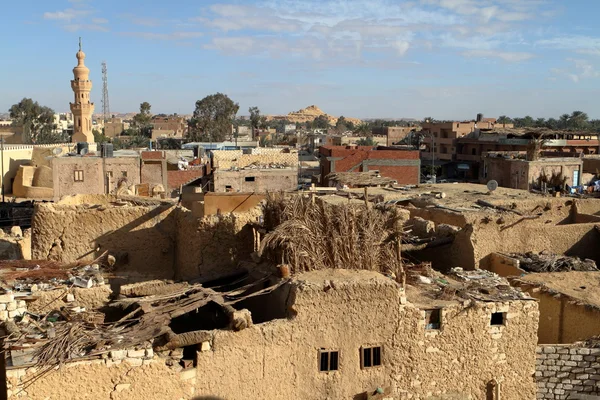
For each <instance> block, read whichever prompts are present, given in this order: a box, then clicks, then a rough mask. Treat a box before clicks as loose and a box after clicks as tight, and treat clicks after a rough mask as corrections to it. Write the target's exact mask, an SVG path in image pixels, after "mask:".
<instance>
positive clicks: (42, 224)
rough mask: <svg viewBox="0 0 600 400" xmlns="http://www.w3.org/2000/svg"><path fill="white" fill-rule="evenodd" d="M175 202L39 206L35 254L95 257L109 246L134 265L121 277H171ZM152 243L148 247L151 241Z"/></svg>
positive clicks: (53, 257)
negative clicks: (173, 203) (172, 214)
mask: <svg viewBox="0 0 600 400" xmlns="http://www.w3.org/2000/svg"><path fill="white" fill-rule="evenodd" d="M174 209H175V207H173V206H168V205H166V206H154V207H142V206H131V205H125V206H110V205H109V206H98V205H62V204H61V205H56V204H50V203H39V204H36V205H35V212H34V215H33V218H32V233H33V236H32V253H33V254H32V255H33V258H34V259H51V260H59V261H64V262H72V261H75V260H81V259H82V260H93V259H94V258H95V257H98V256H99V255H100V254H101V253H102V252H104V251H106V250H108V251H110V252H112V253H115V254H120V255H121V257H125V254H126V257H125V259H126V264H128V265H129V266H130V267H131V268H125V269H124V270H121V271H118V272H119V273H118V275H120V276H129V277H135V276H138V275H139V276H140V277H145V278H149V277H155V278H172V277H173V275H174V262H175V258H174V257H175V235H176V232H175V227H176V224H175V220H174V218H170V216H171V213H172V212H173V210H174ZM150 243H151V244H152V245H151V246H149V245H148V244H150Z"/></svg>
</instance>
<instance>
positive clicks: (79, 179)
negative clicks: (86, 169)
mask: <svg viewBox="0 0 600 400" xmlns="http://www.w3.org/2000/svg"><path fill="white" fill-rule="evenodd" d="M73 179H74V180H75V182H83V170H82V169H76V170H75V171H74V173H73Z"/></svg>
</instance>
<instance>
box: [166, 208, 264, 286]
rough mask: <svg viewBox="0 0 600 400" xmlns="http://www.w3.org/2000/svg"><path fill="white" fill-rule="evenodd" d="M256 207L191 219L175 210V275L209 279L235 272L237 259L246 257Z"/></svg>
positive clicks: (189, 214) (258, 212)
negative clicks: (241, 211)
mask: <svg viewBox="0 0 600 400" xmlns="http://www.w3.org/2000/svg"><path fill="white" fill-rule="evenodd" d="M260 215H262V211H261V210H260V208H259V207H257V208H255V209H252V210H250V211H248V212H245V213H239V214H238V213H236V214H224V215H210V216H205V217H203V218H195V217H194V216H193V215H192V212H191V211H189V210H186V209H179V210H178V214H177V263H176V277H177V278H178V279H183V280H190V279H200V280H201V281H209V280H212V279H216V278H221V277H223V276H227V275H232V274H235V273H236V272H239V271H240V269H239V267H238V261H243V260H246V259H249V258H250V254H251V253H252V252H253V250H254V248H253V245H254V234H253V232H252V228H251V227H250V226H248V225H247V224H248V223H253V222H254V223H256V222H257V221H258V218H259V216H260Z"/></svg>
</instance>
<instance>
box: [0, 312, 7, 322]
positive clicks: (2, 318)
mask: <svg viewBox="0 0 600 400" xmlns="http://www.w3.org/2000/svg"><path fill="white" fill-rule="evenodd" d="M7 319H8V311H0V321H6V320H7Z"/></svg>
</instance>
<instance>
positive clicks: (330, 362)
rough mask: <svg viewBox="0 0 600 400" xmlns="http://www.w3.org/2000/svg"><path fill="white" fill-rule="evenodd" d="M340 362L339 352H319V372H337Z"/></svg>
mask: <svg viewBox="0 0 600 400" xmlns="http://www.w3.org/2000/svg"><path fill="white" fill-rule="evenodd" d="M339 362H340V352H339V350H319V371H321V372H329V371H337V370H338V368H339Z"/></svg>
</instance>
